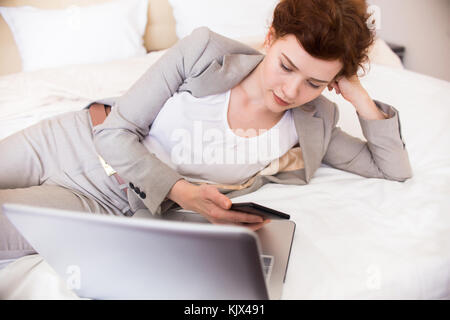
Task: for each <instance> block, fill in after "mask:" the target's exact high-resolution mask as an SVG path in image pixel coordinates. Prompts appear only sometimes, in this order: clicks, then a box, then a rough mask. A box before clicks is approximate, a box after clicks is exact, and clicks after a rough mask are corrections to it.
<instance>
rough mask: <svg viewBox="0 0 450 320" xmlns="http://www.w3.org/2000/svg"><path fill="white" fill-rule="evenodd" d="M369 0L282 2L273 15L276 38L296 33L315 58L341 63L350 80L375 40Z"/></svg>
mask: <svg viewBox="0 0 450 320" xmlns="http://www.w3.org/2000/svg"><path fill="white" fill-rule="evenodd" d="M369 18H370V14H369V13H367V4H366V1H365V0H281V1H280V3H278V5H277V6H276V8H275V11H274V13H273V21H272V28H273V31H274V36H275V39H278V38H281V37H283V36H285V35H288V34H293V35H295V37H296V38H297V40H298V41H299V42H300V44H301V45H302V47H303V48H304V49H305V50H306V52H308V53H309V54H310V55H311V56H313V57H315V58H319V59H324V60H340V61H341V62H342V64H343V67H342V70H341V71H340V72H339V73H338V74H337V75H336V78H339V77H340V76H345V77H350V76H353V75H355V74H356V73H357V71H358V68H359V67H360V66H361V67H362V68H363V69H364V66H363V64H364V62H366V61H367V60H368V56H367V53H368V50H369V47H370V46H371V45H372V44H373V41H374V36H375V35H374V32H373V30H371V29H369V27H368V25H367V21H368V19H369Z"/></svg>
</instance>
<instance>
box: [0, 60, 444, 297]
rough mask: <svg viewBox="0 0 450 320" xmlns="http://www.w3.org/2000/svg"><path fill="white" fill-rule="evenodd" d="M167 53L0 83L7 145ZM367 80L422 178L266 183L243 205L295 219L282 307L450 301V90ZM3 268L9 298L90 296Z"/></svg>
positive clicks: (25, 266)
mask: <svg viewBox="0 0 450 320" xmlns="http://www.w3.org/2000/svg"><path fill="white" fill-rule="evenodd" d="M163 53H164V51H158V52H152V53H149V54H147V55H146V56H145V57H140V58H133V59H127V60H121V61H116V62H110V63H103V64H92V65H83V66H66V67H60V68H54V69H45V70H39V71H35V72H21V73H16V74H12V75H8V76H3V77H0V139H2V138H4V137H6V136H8V135H10V134H12V133H14V132H17V131H19V130H21V129H23V128H25V127H27V126H29V125H31V124H33V123H36V122H38V121H40V120H41V119H44V118H47V117H51V116H54V115H57V114H61V113H64V112H68V111H74V110H79V109H81V108H83V107H84V106H85V105H86V104H87V102H89V101H92V100H96V99H101V98H105V97H111V96H118V95H121V94H123V93H124V92H125V91H126V90H127V89H128V88H129V87H130V86H131V85H132V84H133V83H134V82H135V81H136V80H137V79H138V78H139V77H140V76H141V75H142V74H143V73H144V72H145V70H146V69H147V68H148V67H149V66H150V65H151V64H152V63H154V62H155V61H156V60H157V59H158V58H159V57H160V56H161V55H162V54H163ZM361 82H362V83H363V85H364V87H365V88H366V89H367V91H368V92H369V94H370V95H371V97H372V98H374V99H377V100H380V101H383V102H386V103H389V104H391V105H392V106H394V107H396V108H397V109H398V110H399V112H400V117H401V128H402V134H403V138H404V141H405V143H406V147H407V149H408V151H409V155H410V161H411V164H412V168H413V173H414V176H413V178H411V179H409V180H407V181H406V182H403V183H402V182H395V181H387V180H382V179H367V178H363V177H360V176H357V175H355V174H351V173H348V172H344V171H340V170H337V169H334V168H331V167H327V166H325V165H323V166H322V167H320V168H319V169H318V170H317V172H316V174H315V176H314V177H313V179H312V180H311V182H310V183H309V184H308V185H304V186H293V185H277V184H267V185H265V186H263V187H262V188H261V189H259V190H258V191H256V192H253V193H251V194H247V195H244V196H242V197H239V198H235V199H233V201H254V202H258V203H260V204H262V205H265V206H268V207H272V208H274V209H277V210H280V211H283V212H286V213H289V214H290V215H291V219H292V220H293V221H295V223H296V225H297V228H296V233H295V237H294V242H293V246H292V251H291V257H290V263H289V268H288V271H287V275H286V282H285V285H284V289H283V299H450V215H449V212H450V197H449V195H450V143H449V142H450V130H449V127H448V122H449V120H450V108H449V105H450V83H449V82H446V81H443V80H439V79H436V78H432V77H429V76H425V75H422V74H418V73H415V72H411V71H408V70H405V69H400V68H395V67H391V66H386V65H379V64H372V65H371V68H370V71H369V73H368V74H367V76H365V77H363V78H362V79H361ZM323 94H324V95H325V96H326V97H327V98H329V99H330V100H332V101H335V102H336V103H337V104H338V106H339V109H340V115H341V118H340V120H339V123H338V125H339V126H341V127H342V129H343V130H345V131H347V132H348V133H350V134H352V135H354V136H357V137H360V138H363V135H362V132H361V128H360V126H359V122H358V120H357V116H356V113H355V110H354V108H353V107H352V106H351V105H350V104H349V103H348V102H346V101H345V100H344V99H343V98H342V97H341V96H336V95H335V94H333V93H331V92H328V91H327V90H325V91H324V93H323ZM2 156H3V155H2ZM0 268H1V270H0V298H2V299H80V298H82V297H78V296H77V295H76V294H75V293H74V292H73V291H71V290H69V289H68V288H67V286H66V284H65V283H64V282H63V281H62V279H61V278H60V277H59V276H58V275H57V274H56V273H55V272H54V271H53V269H52V268H51V267H50V266H49V265H48V264H47V263H46V262H45V260H44V259H43V258H42V257H41V256H40V255H30V256H26V257H23V258H20V259H17V260H15V261H4V262H3V267H2V265H0Z"/></svg>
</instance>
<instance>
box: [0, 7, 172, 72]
mask: <svg viewBox="0 0 450 320" xmlns="http://www.w3.org/2000/svg"><path fill="white" fill-rule="evenodd" d="M108 1H112V0H0V6H3V7H20V6H27V5H28V6H33V7H37V8H41V9H63V8H66V7H68V6H70V5H74V4H76V5H79V6H86V5H91V4H96V3H102V2H108ZM148 1H149V3H148V23H147V28H146V31H145V34H144V45H145V47H146V49H147V51H153V50H162V49H166V48H169V47H170V46H172V45H173V44H175V43H176V42H177V40H178V38H177V35H176V33H175V18H174V17H173V14H172V7H171V6H170V4H169V2H168V1H167V0H148ZM0 48H1V50H0V76H1V75H5V74H10V73H14V72H19V71H20V70H21V69H22V65H21V59H20V56H19V51H18V49H17V46H16V44H15V42H14V38H13V35H12V33H11V31H10V29H9V27H8V25H7V24H6V22H5V20H4V19H3V17H1V16H0Z"/></svg>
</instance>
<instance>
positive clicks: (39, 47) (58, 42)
mask: <svg viewBox="0 0 450 320" xmlns="http://www.w3.org/2000/svg"><path fill="white" fill-rule="evenodd" d="M147 5H148V0H120V1H113V2H108V3H103V4H99V5H93V6H87V7H79V6H70V7H68V8H66V9H62V10H43V9H37V8H34V7H30V6H25V7H0V14H1V15H3V17H4V19H5V21H6V22H7V24H8V25H9V27H10V29H11V31H12V33H13V36H14V39H15V41H16V44H17V47H18V49H19V53H20V56H21V58H22V70H23V71H33V70H38V69H42V68H49V67H57V66H63V65H68V64H85V63H97V62H107V61H112V60H116V59H125V58H129V57H134V56H139V55H145V54H146V53H147V51H146V49H145V47H144V44H143V43H144V41H143V35H144V32H145V27H146V24H147Z"/></svg>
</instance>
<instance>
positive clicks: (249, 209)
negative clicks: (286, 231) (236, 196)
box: [230, 202, 291, 219]
mask: <svg viewBox="0 0 450 320" xmlns="http://www.w3.org/2000/svg"><path fill="white" fill-rule="evenodd" d="M230 210H235V211H240V212H245V213H250V214H255V215H258V216H261V217H263V218H266V219H290V218H291V216H290V215H288V214H286V213H284V212H280V211H277V210H274V209H270V208H267V207H264V206H262V205H260V204H257V203H254V202H241V203H233V204H232V205H231V208H230Z"/></svg>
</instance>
